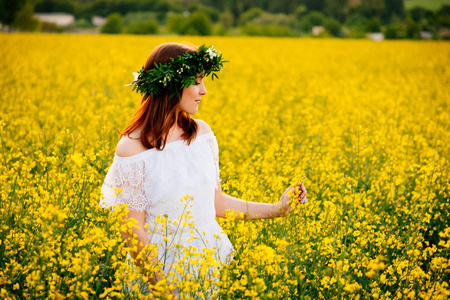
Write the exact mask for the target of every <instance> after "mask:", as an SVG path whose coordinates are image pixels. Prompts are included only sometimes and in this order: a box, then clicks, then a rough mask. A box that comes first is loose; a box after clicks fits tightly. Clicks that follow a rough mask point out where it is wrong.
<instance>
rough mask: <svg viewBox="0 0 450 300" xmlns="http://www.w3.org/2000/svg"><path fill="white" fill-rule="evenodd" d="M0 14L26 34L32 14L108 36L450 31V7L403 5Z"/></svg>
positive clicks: (16, 0) (31, 8)
mask: <svg viewBox="0 0 450 300" xmlns="http://www.w3.org/2000/svg"><path fill="white" fill-rule="evenodd" d="M24 11H25V12H24ZM0 12H1V13H0V22H1V23H2V24H5V25H7V26H12V27H13V28H14V27H15V28H18V29H25V30H26V29H28V30H31V28H33V26H37V25H36V24H34V23H33V22H31V24H27V26H22V28H20V27H21V26H20V25H21V24H20V23H21V22H22V23H26V22H25V20H26V19H27V15H30V13H32V12H42V13H52V12H64V13H69V14H72V15H74V16H75V18H76V20H77V22H76V24H77V26H79V27H90V26H92V24H91V21H90V20H91V18H92V17H93V16H102V17H107V18H108V21H107V24H105V25H104V27H103V28H102V32H105V33H121V32H126V33H143V34H148V33H150V34H156V33H176V34H192V35H211V34H215V35H265V36H304V35H311V34H313V30H312V29H313V28H314V27H316V26H318V27H319V29H318V31H316V33H315V34H317V35H322V36H336V37H352V38H359V37H365V35H366V33H367V32H384V34H385V36H386V37H387V38H420V37H421V35H420V32H421V31H426V32H429V33H430V34H431V35H432V36H434V37H438V36H439V35H438V33H439V32H440V31H442V29H448V28H450V6H449V5H444V6H442V7H441V9H439V10H438V11H431V10H428V9H426V8H423V7H415V8H413V9H410V10H406V9H405V5H404V0H277V1H271V0H0ZM28 23H30V22H28ZM444 38H448V36H447V37H445V36H444Z"/></svg>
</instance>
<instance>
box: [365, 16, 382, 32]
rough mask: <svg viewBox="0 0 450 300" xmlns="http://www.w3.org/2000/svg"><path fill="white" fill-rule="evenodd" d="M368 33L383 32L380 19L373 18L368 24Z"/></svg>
mask: <svg viewBox="0 0 450 300" xmlns="http://www.w3.org/2000/svg"><path fill="white" fill-rule="evenodd" d="M366 32H381V21H380V19H378V18H372V19H370V20H369V22H367V25H366Z"/></svg>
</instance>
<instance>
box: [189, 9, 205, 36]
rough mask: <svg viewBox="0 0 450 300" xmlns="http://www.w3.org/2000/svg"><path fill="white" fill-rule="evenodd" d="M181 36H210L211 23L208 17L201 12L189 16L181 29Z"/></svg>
mask: <svg viewBox="0 0 450 300" xmlns="http://www.w3.org/2000/svg"><path fill="white" fill-rule="evenodd" d="M183 34H187V35H211V34H212V23H211V20H210V19H209V17H208V16H207V15H206V14H205V13H203V12H201V11H196V12H194V13H193V14H191V15H190V16H189V18H188V19H187V22H186V25H185V27H184V29H183Z"/></svg>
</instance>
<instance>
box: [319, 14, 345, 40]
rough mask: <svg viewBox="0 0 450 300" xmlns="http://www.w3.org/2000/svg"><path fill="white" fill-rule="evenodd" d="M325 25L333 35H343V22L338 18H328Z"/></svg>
mask: <svg viewBox="0 0 450 300" xmlns="http://www.w3.org/2000/svg"><path fill="white" fill-rule="evenodd" d="M323 25H324V27H325V29H326V30H327V31H328V33H329V34H331V35H332V36H337V37H338V36H341V23H339V21H338V20H336V19H333V18H327V19H326V20H325V22H324V24H323Z"/></svg>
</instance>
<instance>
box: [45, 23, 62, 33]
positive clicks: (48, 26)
mask: <svg viewBox="0 0 450 300" xmlns="http://www.w3.org/2000/svg"><path fill="white" fill-rule="evenodd" d="M39 31H42V32H52V33H54V32H62V31H63V29H62V28H61V27H59V26H58V25H56V24H55V23H48V22H41V23H40V24H39Z"/></svg>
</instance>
